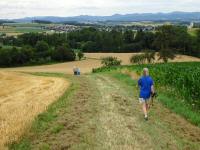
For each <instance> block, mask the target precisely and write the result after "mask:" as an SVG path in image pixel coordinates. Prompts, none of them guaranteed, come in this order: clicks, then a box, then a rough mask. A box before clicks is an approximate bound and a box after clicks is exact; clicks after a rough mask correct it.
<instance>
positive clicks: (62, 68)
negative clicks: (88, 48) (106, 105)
mask: <svg viewBox="0 0 200 150" xmlns="http://www.w3.org/2000/svg"><path fill="white" fill-rule="evenodd" d="M132 55H136V53H85V57H86V60H82V61H74V62H66V63H59V64H54V65H41V66H34V67H18V68H9V69H3V70H6V71H22V72H60V73H66V74H72V73H73V71H72V70H73V67H75V66H76V67H79V68H80V69H81V72H82V73H89V72H91V71H92V68H97V67H101V66H102V64H101V58H102V57H106V56H114V57H117V58H118V59H120V60H122V64H123V65H129V64H130V61H129V60H130V57H131V56H132ZM156 58H157V57H156ZM188 61H200V59H199V58H195V57H191V56H185V55H177V56H176V58H175V59H174V60H172V61H170V62H188ZM156 62H161V61H156ZM0 70H1V69H0Z"/></svg>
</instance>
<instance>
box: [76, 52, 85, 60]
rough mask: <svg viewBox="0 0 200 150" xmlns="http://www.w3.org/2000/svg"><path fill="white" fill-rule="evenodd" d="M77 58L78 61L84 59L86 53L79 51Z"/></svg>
mask: <svg viewBox="0 0 200 150" xmlns="http://www.w3.org/2000/svg"><path fill="white" fill-rule="evenodd" d="M77 56H78V59H79V60H81V59H82V58H83V57H84V53H83V52H82V51H78V53H77Z"/></svg>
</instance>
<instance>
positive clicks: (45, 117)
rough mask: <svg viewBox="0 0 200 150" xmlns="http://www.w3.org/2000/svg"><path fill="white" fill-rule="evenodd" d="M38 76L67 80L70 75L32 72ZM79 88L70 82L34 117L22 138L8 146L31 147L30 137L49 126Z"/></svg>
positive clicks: (19, 149) (13, 149)
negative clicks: (54, 100)
mask: <svg viewBox="0 0 200 150" xmlns="http://www.w3.org/2000/svg"><path fill="white" fill-rule="evenodd" d="M32 74H34V75H38V76H49V77H61V78H67V79H68V80H69V79H70V77H67V76H66V75H64V74H59V73H53V74H52V73H32ZM78 88H79V85H78V84H73V83H72V84H71V86H70V87H69V88H68V89H67V90H66V91H65V93H64V94H63V95H62V96H61V97H60V98H59V99H58V100H57V101H56V102H54V103H53V104H51V105H50V106H49V107H48V109H47V110H46V111H45V112H43V113H42V114H40V115H38V117H36V118H35V121H34V122H33V124H32V127H31V129H30V131H28V132H27V134H26V135H24V137H22V139H21V140H20V141H18V142H16V143H12V144H10V145H9V146H8V147H9V149H11V150H30V149H31V141H32V140H31V139H32V138H36V137H37V136H39V135H40V134H42V133H43V132H44V131H45V130H47V129H48V128H49V125H50V123H52V122H53V121H54V120H56V118H57V117H58V113H59V111H60V110H62V109H63V108H65V109H67V108H69V107H70V104H71V97H72V95H73V93H74V91H76V90H77V89H78ZM60 130H62V127H61V126H56V127H55V128H53V129H52V132H53V133H57V132H59V131H60Z"/></svg>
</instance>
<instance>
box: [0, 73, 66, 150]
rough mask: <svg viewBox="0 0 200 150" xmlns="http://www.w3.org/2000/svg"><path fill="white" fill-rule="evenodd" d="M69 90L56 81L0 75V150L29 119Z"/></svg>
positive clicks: (53, 79)
mask: <svg viewBox="0 0 200 150" xmlns="http://www.w3.org/2000/svg"><path fill="white" fill-rule="evenodd" d="M68 86H69V83H68V82H67V81H66V80H64V79H60V78H53V77H38V76H32V75H27V74H22V73H15V72H2V71H1V72H0V135H1V140H0V149H1V147H2V145H3V144H5V143H7V142H10V141H13V140H16V139H17V138H19V137H20V136H21V135H22V134H23V133H24V132H25V131H26V129H27V128H29V127H30V125H31V123H32V121H33V119H34V117H35V116H37V115H38V114H39V113H41V112H43V111H44V110H45V109H46V108H47V106H48V105H49V104H51V103H52V102H54V101H55V100H57V99H58V97H59V96H60V95H62V93H63V92H64V91H65V89H66V88H67V87H68Z"/></svg>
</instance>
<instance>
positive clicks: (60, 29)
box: [42, 24, 156, 33]
mask: <svg viewBox="0 0 200 150" xmlns="http://www.w3.org/2000/svg"><path fill="white" fill-rule="evenodd" d="M86 27H89V26H78V25H68V24H66V25H64V24H63V25H61V24H59V25H52V26H44V27H42V28H43V29H45V30H49V31H51V32H59V33H63V32H66V33H68V32H73V31H78V30H81V29H83V28H86ZM92 27H94V28H96V29H98V30H100V31H112V30H118V31H126V30H132V31H139V30H142V31H154V30H155V28H156V26H153V25H146V26H142V25H132V26H122V25H121V26H119V25H117V26H101V25H96V26H95V25H92Z"/></svg>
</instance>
